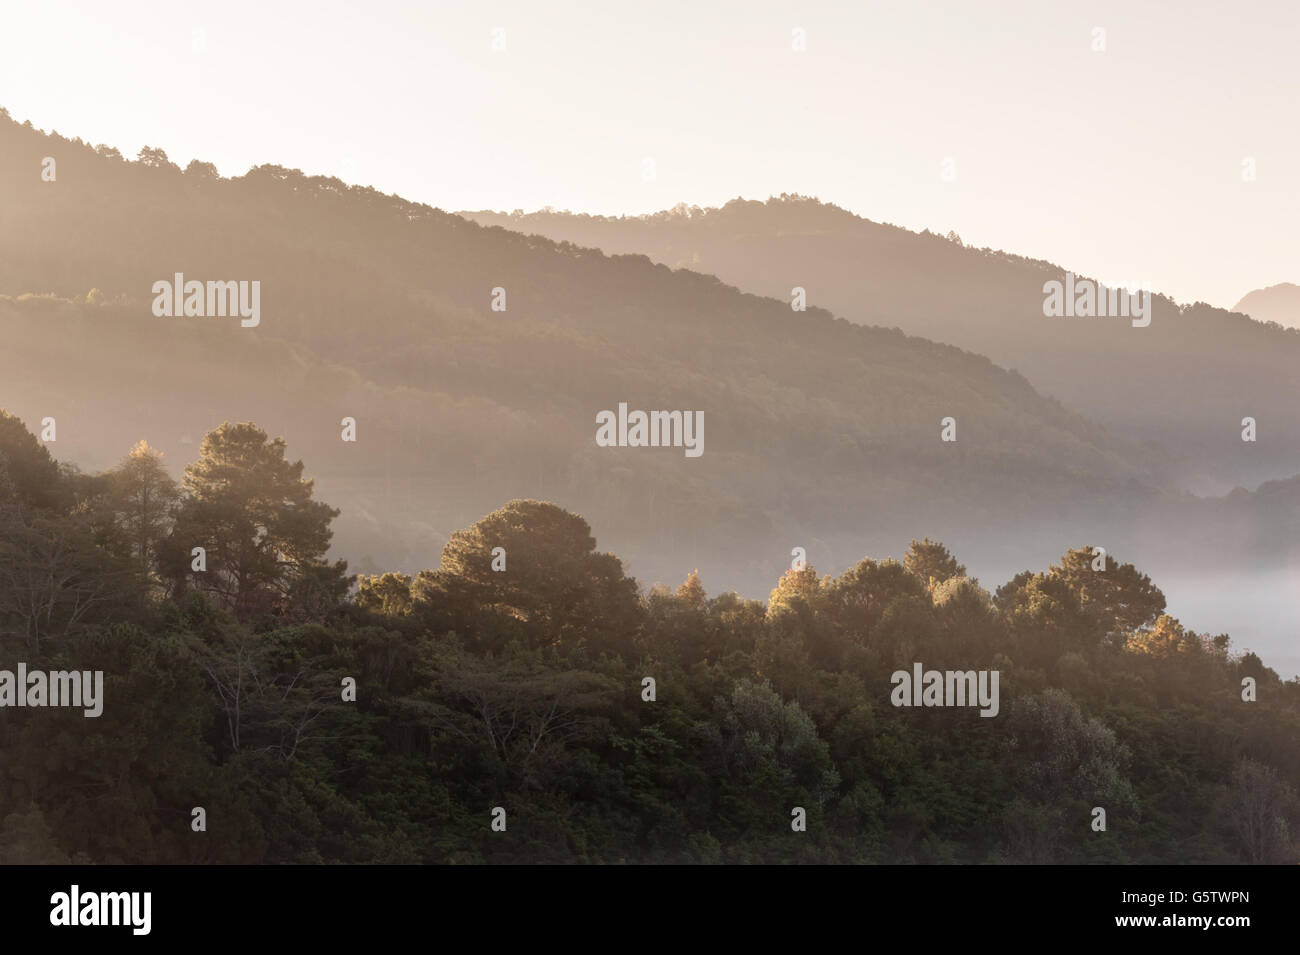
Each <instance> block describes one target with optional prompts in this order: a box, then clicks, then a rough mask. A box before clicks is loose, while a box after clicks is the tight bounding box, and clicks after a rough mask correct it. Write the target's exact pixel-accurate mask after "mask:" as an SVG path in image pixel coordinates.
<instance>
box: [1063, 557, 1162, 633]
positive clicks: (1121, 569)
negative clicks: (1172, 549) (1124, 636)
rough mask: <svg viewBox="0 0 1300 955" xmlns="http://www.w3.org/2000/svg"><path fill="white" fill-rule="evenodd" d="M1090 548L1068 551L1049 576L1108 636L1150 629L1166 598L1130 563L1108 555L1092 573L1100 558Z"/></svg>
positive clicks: (1149, 579)
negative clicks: (1070, 593) (1145, 628)
mask: <svg viewBox="0 0 1300 955" xmlns="http://www.w3.org/2000/svg"><path fill="white" fill-rule="evenodd" d="M1099 556H1100V554H1098V553H1097V552H1096V550H1095V548H1092V547H1078V548H1075V549H1073V550H1070V551H1068V552H1067V553H1066V554H1065V555H1064V556H1063V557H1062V558H1061V562H1060V564H1053V565H1052V568H1051V570H1050V571H1049V573H1050V574H1051V576H1053V577H1055V578H1056V579H1058V580H1060V581H1062V582H1064V583H1065V584H1066V586H1068V587H1069V588H1070V590H1071V591H1073V592H1074V594H1075V595H1076V596H1077V597H1078V598H1079V603H1080V605H1081V606H1082V607H1083V609H1084V611H1085V612H1086V613H1088V614H1090V615H1092V616H1094V617H1096V618H1098V619H1099V620H1100V621H1101V623H1102V625H1103V628H1104V629H1105V631H1106V632H1107V633H1118V632H1126V631H1129V630H1137V629H1139V628H1140V627H1149V626H1151V625H1152V624H1153V623H1155V621H1156V619H1157V618H1158V617H1159V616H1160V614H1161V613H1163V612H1164V609H1165V595H1164V594H1163V593H1161V592H1160V589H1159V588H1158V587H1156V586H1155V585H1154V584H1153V583H1151V578H1150V577H1148V576H1147V575H1146V574H1144V573H1141V572H1140V571H1138V569H1137V568H1136V567H1134V566H1133V565H1132V564H1119V563H1117V562H1116V561H1115V558H1113V557H1111V556H1110V555H1109V554H1107V555H1106V556H1105V560H1104V569H1102V570H1093V564H1094V562H1095V561H1096V559H1097V557H1099Z"/></svg>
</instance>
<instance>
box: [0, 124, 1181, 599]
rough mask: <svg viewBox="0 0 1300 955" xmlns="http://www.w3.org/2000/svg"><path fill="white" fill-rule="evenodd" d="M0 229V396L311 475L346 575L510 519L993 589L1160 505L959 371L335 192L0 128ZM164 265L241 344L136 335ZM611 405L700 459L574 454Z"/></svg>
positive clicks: (657, 552)
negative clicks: (698, 430) (303, 466)
mask: <svg viewBox="0 0 1300 955" xmlns="http://www.w3.org/2000/svg"><path fill="white" fill-rule="evenodd" d="M45 156H54V157H57V161H58V166H57V169H58V172H57V179H56V180H55V181H52V182H43V181H41V180H40V174H41V170H42V168H43V166H42V158H43V157H45ZM0 216H3V228H0V292H3V293H5V294H7V295H8V296H9V297H10V298H12V299H14V301H13V302H12V303H10V304H7V305H6V304H3V303H0V322H2V323H3V325H2V330H3V333H4V334H5V336H6V340H7V343H8V344H9V347H7V348H6V349H5V350H4V352H3V354H2V355H0V400H2V401H3V402H4V403H5V404H6V405H7V406H8V407H9V408H10V409H11V410H12V411H14V412H15V413H18V414H20V415H21V416H22V417H24V419H26V420H30V421H33V422H37V421H41V420H42V419H44V418H46V417H52V418H54V419H55V420H56V421H57V424H58V432H57V434H58V437H57V441H58V442H59V443H58V444H56V445H54V447H55V448H57V449H58V451H59V453H60V454H61V456H63V457H64V458H66V459H68V460H75V461H77V462H79V463H81V464H83V465H84V466H90V467H100V468H102V467H106V466H108V465H109V464H110V463H111V462H112V461H113V460H114V459H115V457H116V455H118V454H119V453H120V449H121V448H122V447H127V446H130V445H131V444H133V443H134V442H135V441H137V440H139V439H140V438H145V439H147V440H148V441H149V442H150V443H151V444H152V445H154V446H155V447H157V448H159V449H160V450H161V451H163V452H164V454H165V460H167V461H168V462H176V461H180V460H183V459H184V458H185V457H186V456H187V455H188V454H191V453H192V451H193V445H194V442H195V441H197V440H198V436H199V435H201V434H202V433H203V432H204V431H206V430H208V429H210V428H212V427H215V426H216V425H217V424H219V423H220V422H221V421H224V420H228V419H229V420H245V419H255V420H258V421H259V422H262V423H263V425H264V426H265V427H267V428H268V429H269V430H270V431H271V432H272V433H274V434H276V435H283V436H285V437H286V438H287V439H288V440H289V441H290V442H291V443H292V444H293V445H294V446H295V447H298V448H301V449H302V453H303V454H304V455H306V456H307V457H309V458H310V459H311V460H313V461H314V462H315V468H316V474H317V476H318V480H319V483H320V487H321V488H322V490H323V491H324V492H326V493H327V494H328V496H329V498H330V499H331V500H333V501H334V502H336V503H337V505H338V506H340V507H341V508H342V510H343V517H342V518H341V520H340V528H339V534H338V537H337V539H336V546H337V548H338V552H339V554H340V555H342V556H348V557H350V558H351V559H352V560H353V564H354V567H356V568H358V569H363V570H377V569H404V570H407V571H414V570H417V569H418V568H419V562H420V560H421V559H422V555H423V554H425V553H427V551H428V548H429V546H430V544H431V543H433V544H435V545H436V546H438V545H441V543H443V542H445V541H446V540H447V538H448V536H449V535H450V533H451V532H452V531H453V530H454V529H455V528H457V527H461V526H464V525H465V524H467V523H469V522H470V521H472V520H474V519H475V517H476V516H478V515H480V514H482V513H484V512H485V511H487V510H490V509H492V508H493V507H495V506H496V505H497V504H499V502H501V501H503V500H510V499H513V498H539V499H546V500H554V501H556V502H557V503H560V504H562V505H564V506H566V507H568V508H570V509H572V510H574V511H576V512H579V513H582V514H583V515H585V516H586V517H587V518H588V519H590V520H592V521H595V522H597V523H598V524H599V525H600V526H601V527H602V528H604V529H605V530H604V532H603V533H604V534H605V536H606V539H608V540H609V542H610V546H612V547H615V548H616V549H617V550H618V551H619V552H620V553H621V554H623V555H624V557H625V558H626V559H627V560H628V561H629V564H630V566H631V567H632V568H633V569H634V571H635V572H636V573H637V574H638V575H640V576H641V577H643V578H645V579H648V580H651V581H653V580H657V579H661V578H662V579H669V578H670V577H671V576H672V575H674V574H676V573H678V570H679V568H680V566H681V564H682V563H683V562H687V563H690V564H691V565H692V566H698V567H699V568H700V569H701V572H702V573H704V574H706V575H707V577H708V579H710V580H711V581H716V582H717V585H718V586H722V587H728V588H730V587H734V588H738V589H740V590H741V591H742V592H745V593H747V594H750V595H754V596H757V595H759V594H760V593H761V592H762V591H763V590H764V589H765V588H766V586H767V582H768V581H770V580H771V578H772V577H773V576H774V575H775V574H779V573H780V569H781V567H782V566H784V565H785V563H786V562H788V560H789V554H790V551H791V549H792V548H794V547H796V546H801V547H804V548H805V549H807V551H808V553H809V554H810V556H811V557H812V558H813V559H814V560H815V561H817V562H819V563H820V564H821V565H822V566H824V567H826V568H828V569H837V570H838V569H844V568H846V567H848V566H850V565H851V564H852V562H853V561H854V560H855V559H856V555H858V554H860V553H862V552H864V551H866V550H870V549H873V548H874V549H877V550H887V551H889V552H894V553H897V552H900V551H901V548H902V547H903V546H905V545H906V541H907V540H908V539H909V538H910V537H911V536H915V535H916V534H918V533H919V534H922V535H925V534H929V535H931V536H941V537H943V538H944V539H946V540H948V541H950V542H951V543H953V544H954V546H962V547H964V548H967V549H968V552H971V553H974V554H977V555H978V556H979V557H980V559H981V560H983V561H995V562H996V563H998V564H999V565H1003V566H1008V567H1011V566H1016V565H1021V564H1023V563H1024V562H1025V560H1026V558H1025V556H1024V555H1025V552H1026V550H1027V549H1028V548H1029V547H1030V546H1031V545H1032V546H1033V547H1034V548H1036V550H1040V551H1041V550H1043V549H1044V548H1052V549H1055V548H1056V547H1057V543H1056V542H1058V541H1066V540H1069V539H1072V538H1076V539H1077V537H1078V536H1079V535H1086V536H1089V537H1092V538H1093V539H1105V540H1106V542H1107V545H1108V546H1110V547H1111V548H1112V549H1114V548H1123V547H1124V546H1125V545H1126V544H1128V545H1136V543H1137V542H1138V541H1139V540H1142V539H1148V540H1150V539H1153V538H1151V535H1150V534H1149V533H1147V528H1148V527H1149V526H1150V524H1151V523H1152V522H1154V521H1156V520H1163V518H1161V517H1159V515H1158V513H1157V509H1158V508H1157V505H1160V506H1173V507H1181V504H1180V502H1179V500H1178V499H1177V498H1167V497H1165V498H1162V497H1160V492H1159V491H1158V488H1159V487H1161V486H1162V482H1163V480H1164V477H1165V469H1164V464H1165V461H1164V459H1163V458H1162V457H1161V455H1160V454H1159V453H1157V452H1155V451H1153V450H1152V449H1150V448H1142V447H1138V446H1136V445H1133V444H1131V443H1128V442H1126V441H1122V440H1117V439H1115V438H1114V437H1112V436H1110V435H1109V434H1108V433H1107V432H1106V431H1105V430H1103V429H1102V428H1100V427H1098V426H1097V425H1095V424H1092V423H1091V422H1089V421H1087V420H1085V419H1083V418H1081V417H1079V416H1078V415H1076V414H1074V413H1072V412H1071V411H1069V410H1067V409H1065V408H1063V407H1062V406H1061V405H1060V404H1058V403H1057V402H1055V401H1053V400H1050V399H1046V398H1044V397H1043V396H1041V395H1040V394H1038V393H1036V392H1035V391H1034V390H1033V389H1032V388H1031V387H1030V386H1029V385H1028V384H1027V383H1026V381H1025V380H1024V379H1023V378H1021V377H1020V376H1018V375H1015V374H1012V373H1009V372H1007V371H1005V370H1003V369H1001V368H998V367H997V366H995V365H994V364H992V363H991V362H990V361H988V360H987V359H986V358H983V357H981V356H978V355H974V354H971V353H968V352H963V351H960V350H958V349H956V348H953V347H951V346H947V345H939V344H935V343H932V342H928V341H923V340H920V339H916V338H910V337H907V336H905V335H903V334H901V333H899V332H897V331H892V330H889V329H886V328H868V327H863V326H860V325H854V324H852V323H850V322H847V321H844V320H841V319H837V318H835V317H833V316H832V315H831V314H830V313H828V312H826V311H823V310H821V309H820V308H815V307H814V308H810V309H808V310H807V311H806V312H798V311H792V309H791V307H790V303H789V301H788V300H781V301H777V300H774V299H767V298H760V297H757V296H753V295H749V294H744V293H742V292H739V291H737V290H735V289H733V288H730V287H728V286H726V285H724V284H722V283H721V282H719V281H718V280H717V279H715V278H713V277H711V276H706V275H701V274H698V273H695V272H690V271H677V272H674V271H671V270H669V269H667V268H665V267H663V266H659V265H654V264H652V263H651V262H650V261H649V260H648V259H646V258H645V257H643V256H630V257H612V258H611V257H608V256H605V255H604V254H602V253H600V252H595V251H591V250H586V249H581V248H577V247H574V246H570V245H563V244H556V243H553V242H550V241H547V240H544V239H540V238H529V237H526V236H522V235H519V234H517V233H514V232H510V231H507V230H504V229H495V228H484V227H481V226H478V225H475V224H473V223H470V222H467V221H466V220H464V219H462V218H460V217H459V216H455V215H450V214H447V213H444V212H441V211H438V210H436V209H432V208H430V207H428V206H424V205H419V204H415V203H411V202H408V201H405V200H403V199H400V198H398V197H396V196H385V195H382V194H380V193H377V192H375V191H374V190H371V189H366V188H358V187H349V186H346V185H345V184H343V183H341V182H339V181H337V180H332V179H322V178H312V177H308V176H305V175H303V174H302V173H300V172H298V171H296V170H288V169H283V168H281V167H278V166H261V167H258V168H256V169H254V170H252V171H250V172H249V173H248V174H247V175H245V176H242V177H237V178H234V179H223V178H220V177H218V176H217V175H216V174H215V170H213V169H212V167H211V166H208V165H206V164H203V163H200V162H197V161H196V162H194V163H191V164H190V165H189V167H188V168H187V169H186V170H184V171H182V170H180V169H178V168H176V167H175V166H174V165H172V164H171V163H169V162H168V161H167V159H166V156H165V155H163V154H162V153H161V152H160V151H158V150H149V149H146V150H144V151H142V153H141V156H140V157H139V158H138V159H137V160H136V161H133V162H128V161H125V160H123V159H122V158H121V157H120V156H118V155H117V154H116V151H115V150H113V149H112V148H110V147H98V148H91V147H90V146H88V145H86V144H83V143H79V142H76V141H69V140H67V139H65V138H62V137H58V136H56V135H54V134H44V133H42V132H40V131H39V130H35V129H32V128H30V127H29V126H27V125H20V124H17V123H15V122H12V121H11V120H9V119H7V118H0ZM176 273H182V274H183V275H184V276H185V277H186V279H187V280H197V281H200V282H203V281H211V280H220V281H235V280H241V281H243V280H249V281H251V280H256V281H259V282H260V283H261V314H260V317H259V322H258V324H257V325H256V327H248V328H245V327H241V324H240V321H239V320H238V319H232V318H224V319H223V318H198V317H180V318H172V317H156V316H155V315H154V314H153V312H152V311H151V300H152V298H153V295H154V293H153V291H152V289H153V285H154V283H155V282H158V281H166V282H171V281H172V279H173V276H174V275H175V274H176ZM496 289H500V290H501V293H500V301H501V302H502V304H503V305H504V308H505V310H504V311H496V310H493V308H492V304H493V302H494V301H496V300H497V299H498V296H497V293H495V292H494V290H496ZM24 296H26V297H24ZM42 296H53V298H49V297H42ZM816 298H817V296H816V295H814V304H816ZM620 402H626V403H627V404H628V405H629V407H631V408H634V409H635V408H641V409H680V410H699V411H701V412H703V414H704V419H705V421H706V429H705V434H704V439H705V445H704V453H703V454H702V455H701V456H700V457H698V458H693V459H688V458H686V457H684V456H683V454H682V453H681V452H680V451H669V450H665V449H648V448H604V447H598V446H597V444H596V441H595V440H594V438H595V420H596V415H597V413H598V412H600V411H602V410H605V409H613V408H617V407H618V405H619V403H620ZM345 417H351V418H354V419H355V421H356V423H357V441H356V442H355V443H345V442H343V441H341V440H340V433H341V427H340V422H341V421H342V419H343V418H345ZM948 417H951V418H953V419H954V422H955V431H954V432H953V435H954V436H955V438H956V440H955V441H952V442H945V441H942V440H941V434H942V431H943V421H944V419H945V418H948ZM918 522H919V523H920V524H921V526H918ZM1192 524H1193V526H1196V522H1195V520H1194V519H1193V520H1192ZM1011 527H1014V528H1015V530H1014V532H1012V533H1008V528H1011ZM1167 549H1168V550H1169V551H1171V552H1174V553H1181V552H1182V551H1183V550H1184V549H1185V546H1184V545H1183V544H1182V543H1181V542H1169V543H1168V544H1167ZM1050 552H1051V551H1050V550H1048V551H1045V553H1047V554H1050Z"/></svg>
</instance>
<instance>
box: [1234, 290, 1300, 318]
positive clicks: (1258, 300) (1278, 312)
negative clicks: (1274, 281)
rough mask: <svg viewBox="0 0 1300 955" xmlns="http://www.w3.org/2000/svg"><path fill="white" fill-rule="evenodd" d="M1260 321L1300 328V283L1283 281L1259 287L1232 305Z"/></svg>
mask: <svg viewBox="0 0 1300 955" xmlns="http://www.w3.org/2000/svg"><path fill="white" fill-rule="evenodd" d="M1232 310H1233V311H1234V312H1241V313H1242V314H1243V315H1249V316H1250V317H1251V318H1253V319H1255V320H1256V321H1259V322H1275V323H1276V324H1278V325H1281V326H1282V327H1283V328H1300V285H1293V284H1292V283H1290V282H1283V283H1281V284H1280V285H1270V286H1269V287H1268V288H1259V289H1255V291H1253V292H1251V293H1250V294H1248V295H1247V296H1246V297H1245V298H1243V299H1242V300H1241V301H1240V302H1238V303H1237V304H1236V305H1234V306H1233V307H1232Z"/></svg>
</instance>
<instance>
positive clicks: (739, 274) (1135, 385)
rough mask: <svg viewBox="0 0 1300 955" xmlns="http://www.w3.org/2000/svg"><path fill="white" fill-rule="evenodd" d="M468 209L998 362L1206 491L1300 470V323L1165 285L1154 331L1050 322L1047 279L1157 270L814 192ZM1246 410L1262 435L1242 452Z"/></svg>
mask: <svg viewBox="0 0 1300 955" xmlns="http://www.w3.org/2000/svg"><path fill="white" fill-rule="evenodd" d="M464 215H466V216H467V217H469V218H471V219H473V220H474V221H477V222H481V223H484V224H488V225H501V226H504V227H505V228H508V229H514V230H516V231H518V232H521V233H527V234H537V235H542V236H546V237H547V238H551V239H555V240H557V241H568V242H574V243H577V244H578V245H583V246H590V247H592V248H598V249H602V250H604V251H605V252H607V253H609V254H629V253H637V254H641V255H647V256H649V257H650V258H651V259H652V260H654V261H655V262H661V263H664V264H666V265H668V266H670V267H674V268H676V267H684V268H689V269H694V270H696V271H699V272H707V273H709V274H712V275H716V276H718V277H719V278H720V279H722V280H723V281H724V282H729V283H731V284H733V285H735V286H737V287H739V288H741V289H744V290H745V291H748V292H755V293H758V294H760V295H772V296H776V297H779V298H783V299H786V300H788V299H789V297H790V294H791V289H792V288H793V287H794V286H800V287H803V288H804V289H805V290H806V292H807V296H808V302H809V303H810V304H814V305H818V306H821V307H823V308H826V309H829V310H830V311H832V312H834V313H835V314H836V315H840V316H843V317H844V318H847V319H850V320H852V321H855V322H862V323H865V324H870V325H884V326H887V327H896V328H900V329H902V330H903V331H904V332H907V333H908V334H910V335H921V336H924V337H925V338H928V339H932V340H934V341H939V342H947V343H950V344H953V345H957V346H959V347H961V348H965V349H969V350H971V351H974V352H978V353H979V354H981V355H987V356H988V357H989V358H991V359H992V360H993V361H995V362H997V363H998V364H999V365H1001V366H1003V367H1005V368H1013V369H1016V370H1017V371H1019V372H1020V373H1022V374H1023V375H1025V376H1026V377H1027V378H1028V380H1029V382H1030V383H1031V384H1032V385H1033V386H1034V387H1035V388H1036V389H1037V390H1038V391H1040V392H1042V393H1043V394H1046V395H1050V396H1052V397H1055V398H1058V399H1060V400H1061V401H1062V402H1063V403H1064V404H1065V405H1066V407H1068V408H1070V409H1071V410H1074V411H1077V412H1079V413H1080V414H1083V415H1086V416H1088V417H1090V418H1092V419H1093V420H1095V421H1097V422H1099V423H1101V424H1103V425H1105V426H1106V427H1107V428H1108V429H1109V430H1110V431H1111V432H1112V433H1114V434H1117V435H1123V436H1125V437H1128V438H1130V439H1133V440H1135V441H1141V442H1147V443H1148V444H1149V445H1150V446H1151V447H1152V448H1159V449H1160V450H1161V452H1163V453H1164V454H1167V455H1170V456H1171V457H1172V458H1173V459H1174V461H1175V462H1176V465H1177V466H1176V469H1175V470H1174V472H1173V474H1174V476H1175V478H1176V480H1177V481H1178V482H1179V483H1180V485H1182V486H1185V487H1188V488H1189V489H1191V490H1194V491H1197V492H1200V493H1224V492H1226V491H1229V490H1231V489H1232V487H1233V486H1234V485H1237V484H1241V485H1245V486H1247V487H1253V486H1255V485H1256V484H1258V483H1260V482H1262V481H1266V480H1270V479H1282V478H1289V477H1292V476H1294V475H1296V474H1300V419H1297V417H1296V415H1295V413H1294V411H1295V408H1296V407H1298V406H1300V375H1297V374H1296V368H1297V367H1300V330H1296V329H1290V328H1283V327H1281V326H1279V325H1277V324H1268V323H1265V322H1263V321H1259V322H1256V321H1251V320H1250V319H1248V318H1246V317H1245V316H1243V315H1240V314H1237V313H1234V312H1228V311H1225V310H1223V309H1218V308H1212V307H1211V306H1209V305H1206V304H1205V303H1201V302H1198V303H1186V304H1181V305H1180V304H1178V303H1175V302H1173V301H1171V300H1170V299H1168V298H1166V297H1163V296H1161V295H1160V294H1159V293H1160V291H1161V289H1160V288H1159V285H1158V283H1155V285H1154V287H1153V289H1152V291H1153V293H1154V294H1153V296H1152V305H1153V315H1152V316H1151V323H1150V325H1148V326H1146V327H1143V328H1135V327H1133V325H1132V323H1131V321H1130V319H1128V318H1124V317H1119V318H1113V317H1104V318H1102V317H1053V318H1048V317H1046V316H1045V315H1044V312H1043V303H1044V299H1045V298H1046V296H1045V294H1044V290H1043V285H1044V283H1045V282H1048V281H1052V280H1056V281H1061V280H1062V279H1063V277H1064V274H1065V271H1066V270H1067V269H1073V270H1075V271H1078V272H1081V273H1084V274H1083V275H1082V276H1081V277H1087V278H1090V279H1093V280H1097V281H1101V282H1109V283H1129V282H1142V281H1144V280H1146V281H1150V279H1151V277H1150V276H1142V275H1092V276H1088V275H1086V270H1084V269H1082V268H1081V267H1080V265H1079V263H1073V262H1062V263H1050V262H1044V261H1040V260H1037V259H1028V258H1025V257H1023V256H1018V255H1011V254H1007V253H1004V252H1000V251H997V250H994V249H987V248H974V247H972V246H969V245H965V244H963V243H962V241H961V239H960V237H958V236H956V235H942V234H938V233H931V232H928V231H927V232H923V233H916V232H912V231H909V230H907V229H902V228H899V227H897V226H893V225H890V224H887V223H880V222H873V221H871V220H869V219H865V218H861V217H859V216H856V215H853V214H852V213H849V212H847V211H845V210H843V209H840V208H838V207H836V206H834V205H831V204H829V203H823V202H819V201H818V200H816V199H810V198H806V197H801V196H782V197H780V198H773V199H770V200H768V201H767V202H755V201H746V200H742V199H736V200H733V201H732V202H729V203H727V204H726V205H725V206H723V207H722V208H720V209H701V208H699V207H692V208H688V207H686V206H679V207H677V208H675V209H672V210H668V211H665V212H661V213H658V214H655V215H646V216H627V217H620V218H609V217H601V216H588V215H580V214H569V213H564V212H553V211H543V212H536V213H531V214H527V215H524V214H505V213H492V212H466V213H464ZM1097 239H1098V241H1099V242H1101V241H1103V240H1104V236H1098V237H1097ZM1285 288H1286V287H1285V286H1281V287H1279V288H1278V292H1282V291H1284V290H1285ZM1292 288H1294V287H1293V286H1292ZM1254 294H1255V295H1256V296H1259V295H1260V294H1262V293H1254ZM1238 311H1245V309H1244V308H1243V307H1241V306H1240V305H1239V306H1238ZM1274 314H1275V313H1274V312H1273V311H1269V310H1266V311H1265V312H1262V313H1261V314H1259V315H1256V316H1255V317H1256V318H1259V319H1266V318H1270V317H1273V315H1274ZM1246 416H1250V417H1253V418H1255V419H1256V421H1257V422H1259V425H1260V431H1259V435H1258V440H1257V441H1256V442H1255V443H1253V444H1245V445H1244V444H1243V442H1242V441H1241V438H1240V432H1241V419H1242V418H1243V417H1246Z"/></svg>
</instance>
